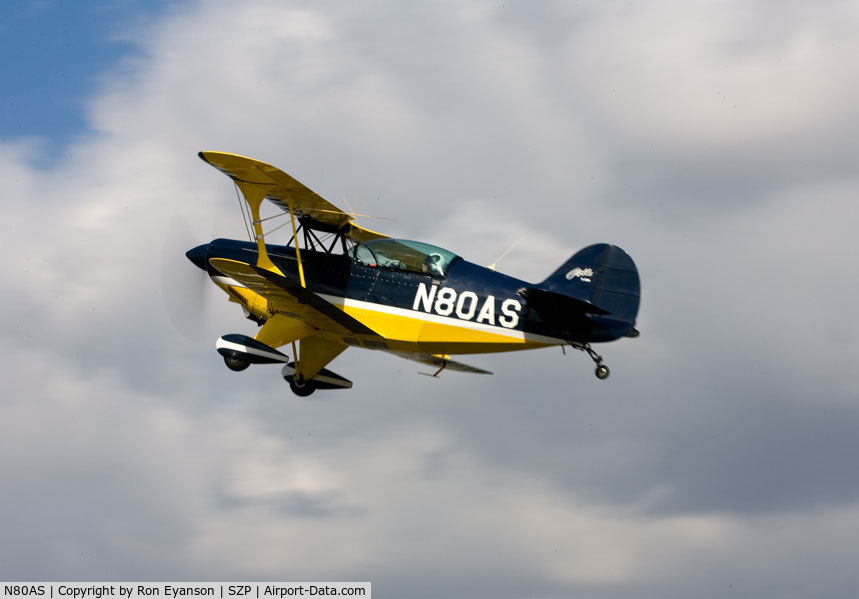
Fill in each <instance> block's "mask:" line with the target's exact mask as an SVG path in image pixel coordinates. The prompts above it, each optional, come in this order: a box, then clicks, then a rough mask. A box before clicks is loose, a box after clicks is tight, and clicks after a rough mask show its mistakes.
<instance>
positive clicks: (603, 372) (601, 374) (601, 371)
mask: <svg viewBox="0 0 859 599" xmlns="http://www.w3.org/2000/svg"><path fill="white" fill-rule="evenodd" d="M609 373H610V371H609V369H608V366H606V365H605V364H600V365H598V366H597V369H596V370H594V374H595V375H597V378H598V379H600V380H603V379H607V378H608V375H609Z"/></svg>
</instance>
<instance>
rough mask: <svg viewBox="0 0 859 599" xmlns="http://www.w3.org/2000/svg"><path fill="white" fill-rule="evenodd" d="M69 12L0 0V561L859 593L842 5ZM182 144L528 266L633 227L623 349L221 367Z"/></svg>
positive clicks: (636, 592) (857, 122)
mask: <svg viewBox="0 0 859 599" xmlns="http://www.w3.org/2000/svg"><path fill="white" fill-rule="evenodd" d="M70 6H71V3H66V2H61V1H60V0H43V1H38V2H30V1H28V2H24V1H20V2H19V1H12V2H6V3H4V7H3V9H2V13H3V14H2V19H0V48H2V51H3V56H4V58H3V60H2V61H0V69H2V70H0V73H2V77H3V81H4V84H3V89H2V91H0V107H2V110H0V180H2V195H0V198H2V199H0V201H2V206H3V208H4V210H3V212H4V217H3V218H2V219H0V233H2V234H0V240H2V241H0V243H2V250H3V251H2V253H0V265H2V266H0V269H2V270H0V274H2V278H3V285H2V287H0V296H2V305H3V310H2V312H0V351H2V355H3V366H2V374H3V381H4V393H3V399H2V403H0V406H2V408H0V409H2V412H0V415H2V417H0V480H2V488H3V491H2V493H0V530H2V531H3V532H2V539H3V540H2V543H0V579H3V580H37V579H45V580H59V579H64V580H108V579H112V580H239V579H247V580H269V579H270V580H287V581H289V580H294V581H296V580H314V579H316V580H369V581H372V583H373V590H374V596H377V597H416V598H430V597H440V596H448V597H464V596H468V597H475V598H484V597H485V598H496V597H498V598H502V597H510V598H526V597H531V598H564V597H598V598H626V597H636V598H639V597H659V598H670V597H689V596H695V597H702V598H721V597H761V598H768V597H772V598H776V597H777V598H779V599H790V598H806V597H810V596H817V597H853V596H855V589H856V588H857V587H859V573H857V570H856V567H855V562H856V556H857V555H859V462H858V461H857V458H856V456H857V455H859V369H857V368H856V365H855V364H856V361H857V358H859V341H857V339H859V308H857V304H859V301H857V300H859V280H857V275H856V267H855V264H854V260H855V259H856V258H857V256H859V244H857V241H856V235H855V229H856V226H857V224H859V206H857V203H856V199H857V197H859V174H857V170H856V157H857V156H859V112H858V111H857V109H856V106H859V61H857V59H856V57H857V56H859V37H857V36H856V31H857V27H859V2H856V1H855V0H852V1H851V0H827V1H821V2H816V3H813V4H812V3H808V2H799V1H795V0H787V1H781V2H774V1H772V0H751V1H750V0H742V1H741V0H719V1H716V0H701V1H698V2H681V1H680V0H650V1H648V2H636V1H618V2H603V1H596V0H583V1H581V2H576V3H573V2H563V1H548V0H547V1H545V2H540V3H535V2H525V1H524V0H494V1H491V2H489V1H481V0H474V1H468V2H463V1H436V2H429V1H415V2H408V3H406V2H400V1H395V0H375V1H372V2H361V3H357V2H346V1H340V2H337V1H331V2H318V1H317V2H310V1H306V2H301V1H291V2H286V1H280V0H278V1H275V0H245V1H244V2H241V3H237V2H228V1H226V0H223V1H222V0H197V1H190V0H189V1H187V2H153V1H145V0H137V1H135V2H122V3H120V2H111V1H104V2H90V3H88V4H86V3H84V4H83V5H81V3H75V8H74V10H72V9H71V8H70ZM204 149H205V150H223V151H229V152H235V153H240V154H245V155H249V156H253V157H257V158H259V159H261V160H264V161H266V162H270V163H272V164H275V165H277V166H279V167H281V168H282V169H283V170H285V171H287V172H289V173H290V174H293V175H294V176H295V177H297V178H298V179H299V180H301V181H302V182H303V183H305V184H306V185H308V186H309V187H311V188H312V189H314V190H315V191H317V192H319V193H320V194H321V195H323V196H324V197H326V198H327V199H329V200H330V201H332V202H333V203H335V204H339V205H344V204H345V203H346V202H348V203H349V205H351V206H352V208H353V209H355V210H356V211H358V212H364V213H370V214H373V215H378V216H384V217H388V218H393V219H396V220H395V221H377V220H370V219H365V220H362V221H361V224H363V225H365V226H367V227H370V228H375V229H380V230H383V231H384V232H386V233H388V234H390V235H393V236H400V237H407V238H413V239H423V240H427V241H430V242H434V243H437V244H439V245H443V246H445V247H448V248H449V249H451V250H453V251H455V252H457V253H459V254H461V255H463V256H465V257H466V258H468V259H470V260H472V261H475V262H478V263H483V264H489V263H491V262H494V261H495V260H496V259H497V258H498V257H499V256H500V255H502V254H503V253H504V252H505V250H507V249H508V248H509V247H510V246H511V244H513V243H514V242H515V241H517V240H521V242H520V243H519V244H518V245H517V246H516V247H515V249H514V250H513V251H512V252H511V253H510V254H509V255H508V256H507V257H506V258H504V260H503V261H502V262H501V264H500V265H499V269H500V270H503V271H506V272H508V273H510V274H513V275H515V276H518V277H521V278H524V279H526V280H531V281H540V280H542V279H543V278H544V277H545V276H546V275H547V274H549V273H550V272H552V271H553V270H554V269H555V268H556V267H557V266H558V265H559V264H560V263H562V262H563V261H564V260H565V259H566V258H567V257H568V256H569V255H570V254H572V253H573V252H575V251H576V250H578V249H579V248H581V247H583V246H585V245H587V244H590V243H593V242H599V241H605V242H611V243H615V244H618V245H620V246H622V247H624V249H626V250H627V251H628V252H629V253H630V254H631V255H632V257H633V258H634V259H635V260H636V263H637V264H638V267H639V270H640V272H641V276H642V281H643V283H642V285H643V289H642V307H641V312H640V316H639V321H638V328H639V329H640V330H641V332H642V335H641V337H640V338H639V339H635V340H622V341H620V342H617V343H613V344H610V345H605V346H601V347H600V348H599V350H600V352H601V353H602V354H603V355H604V356H605V358H606V362H607V364H608V365H609V366H610V367H611V368H612V376H611V378H610V379H608V380H607V381H598V380H597V379H596V378H595V377H594V376H593V366H592V364H591V362H590V360H589V359H588V358H587V356H585V355H583V354H580V353H579V352H567V355H563V354H562V353H561V351H560V350H539V351H534V352H525V353H520V354H516V353H514V354H508V355H495V356H492V355H486V356H476V357H468V358H466V359H465V360H464V361H467V362H469V363H473V364H474V365H476V366H480V367H483V368H486V369H489V370H492V371H494V372H495V373H496V374H495V375H494V376H491V377H485V376H473V375H466V374H460V373H446V374H444V375H443V376H442V377H441V378H440V380H433V379H430V378H428V377H423V376H419V375H418V374H417V372H418V371H419V370H421V367H420V365H416V364H414V363H411V362H406V361H403V360H398V359H396V358H394V357H391V356H387V355H385V354H377V353H373V352H361V351H357V350H350V351H348V352H346V353H344V354H343V355H342V356H340V357H339V358H338V359H337V360H336V361H335V362H334V363H333V364H332V366H331V367H332V369H333V370H335V371H336V372H338V373H339V374H342V375H344V376H346V377H348V378H350V379H352V380H353V381H355V387H354V388H353V389H352V390H351V391H350V392H330V393H328V394H323V393H322V392H320V393H317V394H315V395H314V396H312V398H309V399H299V398H296V397H295V396H293V395H292V394H291V393H290V391H289V388H288V386H287V385H286V384H285V382H284V381H283V380H282V379H281V378H280V376H279V372H278V370H277V368H265V367H254V368H251V369H249V370H247V371H245V372H243V373H240V374H237V373H233V372H231V371H228V370H227V369H226V368H225V367H224V365H223V362H222V361H221V359H220V358H219V356H218V355H217V354H216V353H215V350H214V341H215V339H217V337H218V336H219V335H221V334H223V333H229V332H241V333H250V334H253V331H254V329H255V327H254V325H253V324H252V323H250V322H248V321H246V320H244V319H242V318H241V313H240V311H239V310H238V309H237V308H236V307H235V306H234V305H228V304H227V302H226V301H225V299H226V298H225V296H223V295H219V292H218V291H217V290H216V289H215V288H214V287H212V288H211V289H210V290H209V293H208V295H206V296H205V298H204V301H203V304H204V307H203V308H201V309H200V310H199V312H200V313H201V314H202V315H203V316H202V318H196V315H194V314H191V313H188V319H189V320H193V321H194V322H185V323H181V322H180V323H174V322H173V320H174V318H175V314H176V312H175V306H176V305H177V304H178V305H180V306H181V304H182V303H183V300H188V299H189V298H192V297H193V294H191V293H190V292H189V291H188V285H187V284H185V283H184V282H183V280H184V281H185V282H187V280H188V278H189V277H194V276H195V275H196V272H195V269H194V267H193V266H192V265H191V264H190V263H189V262H187V261H186V260H185V258H184V256H183V255H182V252H183V251H184V249H187V248H189V247H191V246H193V245H196V244H198V243H202V242H205V241H208V240H210V239H211V238H213V237H221V236H223V237H235V238H243V237H244V235H245V231H244V227H243V225H242V222H241V218H240V216H239V212H238V206H237V205H236V198H235V195H234V189H233V187H232V185H231V184H230V183H229V181H228V180H227V179H226V178H225V177H223V175H221V174H220V173H218V172H217V171H215V170H214V169H212V168H211V167H209V166H207V165H206V164H204V163H203V162H201V161H200V160H199V159H198V158H197V157H196V156H195V153H196V152H197V151H199V150H204ZM171 306H172V308H171ZM194 312H197V310H194ZM189 325H193V326H189Z"/></svg>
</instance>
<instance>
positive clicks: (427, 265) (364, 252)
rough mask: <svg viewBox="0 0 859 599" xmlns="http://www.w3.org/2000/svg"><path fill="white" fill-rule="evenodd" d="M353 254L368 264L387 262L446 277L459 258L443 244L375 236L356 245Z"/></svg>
mask: <svg viewBox="0 0 859 599" xmlns="http://www.w3.org/2000/svg"><path fill="white" fill-rule="evenodd" d="M352 257H353V258H354V259H355V260H356V261H357V262H360V263H361V264H365V265H367V266H384V267H387V268H395V269H400V270H408V271H412V272H420V273H426V274H429V275H432V276H435V277H444V276H446V275H447V271H448V269H449V268H450V265H451V263H453V261H454V260H456V259H457V258H458V256H457V255H456V254H454V253H453V252H449V251H447V250H445V249H442V248H440V247H437V246H434V245H430V244H428V243H421V242H420V241H407V240H405V239H391V238H389V237H386V238H384V239H372V240H370V241H365V242H364V243H362V244H359V245H356V246H355V247H354V249H353V250H352Z"/></svg>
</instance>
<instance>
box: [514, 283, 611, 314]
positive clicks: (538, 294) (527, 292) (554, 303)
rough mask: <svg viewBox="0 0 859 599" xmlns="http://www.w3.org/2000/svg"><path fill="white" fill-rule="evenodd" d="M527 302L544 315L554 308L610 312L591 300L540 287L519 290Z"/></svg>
mask: <svg viewBox="0 0 859 599" xmlns="http://www.w3.org/2000/svg"><path fill="white" fill-rule="evenodd" d="M518 293H519V295H520V296H522V297H523V298H524V299H525V300H526V301H527V302H528V306H530V307H531V308H534V309H535V310H537V312H539V313H540V316H541V317H542V316H543V315H544V314H547V315H548V314H550V313H551V311H552V310H554V311H557V312H559V313H562V314H563V313H569V312H578V313H580V314H608V310H603V309H602V308H600V307H599V306H596V305H594V304H593V303H592V302H591V301H589V300H584V299H579V298H577V297H573V296H571V295H564V294H563V293H556V292H554V291H547V290H545V289H540V288H538V287H523V288H522V289H520V290H519V291H518Z"/></svg>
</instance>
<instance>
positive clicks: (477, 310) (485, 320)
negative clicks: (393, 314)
mask: <svg viewBox="0 0 859 599" xmlns="http://www.w3.org/2000/svg"><path fill="white" fill-rule="evenodd" d="M412 310H421V311H423V312H427V313H435V314H438V315H439V316H452V315H456V317H457V318H459V319H461V320H473V321H474V322H477V323H482V324H488V325H492V326H495V325H496V324H498V325H501V326H502V327H505V328H508V329H512V328H514V327H515V326H516V325H517V324H519V312H521V311H522V304H521V303H520V302H519V301H518V300H515V299H512V298H508V299H505V300H502V301H501V303H500V306H499V307H498V311H496V298H495V296H494V295H487V296H486V298H485V299H484V300H483V303H482V305H481V302H480V298H479V297H478V295H477V294H476V293H475V292H473V291H461V292H459V293H457V291H456V290H455V289H452V288H451V287H442V288H440V289H439V286H438V285H432V286H430V287H427V285H426V284H425V283H421V284H420V285H419V286H418V289H417V291H416V292H415V301H414V303H413V304H412Z"/></svg>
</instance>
